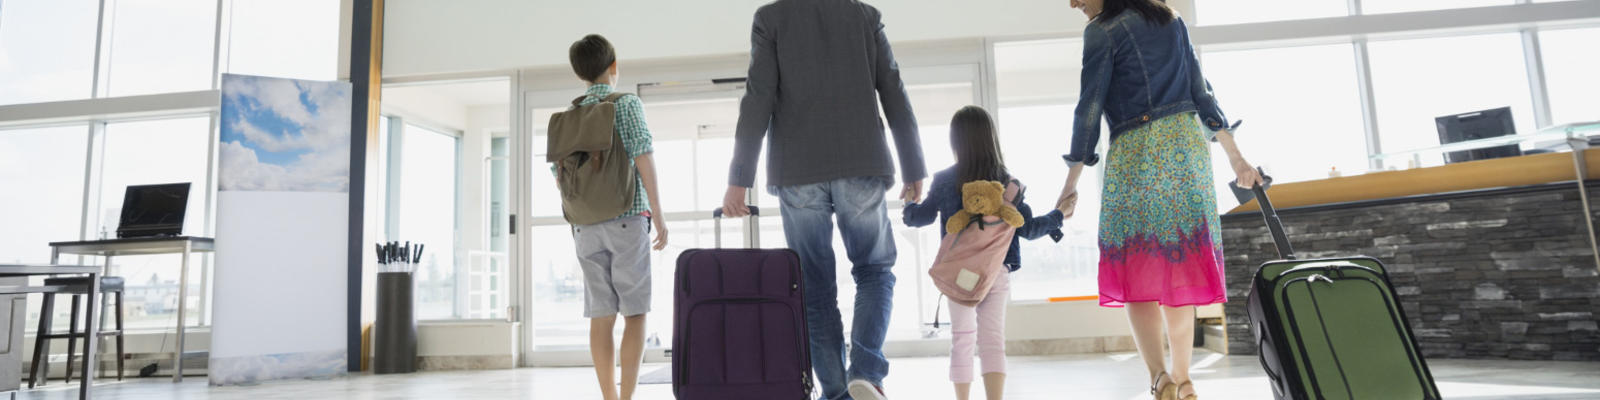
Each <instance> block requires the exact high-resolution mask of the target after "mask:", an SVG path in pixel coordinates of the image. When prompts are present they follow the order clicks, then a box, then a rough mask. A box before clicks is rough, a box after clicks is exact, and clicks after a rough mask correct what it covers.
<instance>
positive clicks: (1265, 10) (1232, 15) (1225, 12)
mask: <svg viewBox="0 0 1600 400" xmlns="http://www.w3.org/2000/svg"><path fill="white" fill-rule="evenodd" d="M1385 1H1389V0H1385ZM1194 10H1195V13H1196V14H1198V15H1197V18H1198V21H1196V22H1198V23H1199V24H1200V25H1226V24H1243V23H1251V22H1269V21H1283V20H1293V19H1308V18H1324V17H1339V16H1345V15H1349V13H1350V9H1349V6H1348V2H1347V1H1346V0H1299V1H1295V3H1294V5H1293V6H1286V5H1285V4H1284V3H1283V2H1282V1H1281V0H1280V1H1274V0H1195V2H1194Z"/></svg>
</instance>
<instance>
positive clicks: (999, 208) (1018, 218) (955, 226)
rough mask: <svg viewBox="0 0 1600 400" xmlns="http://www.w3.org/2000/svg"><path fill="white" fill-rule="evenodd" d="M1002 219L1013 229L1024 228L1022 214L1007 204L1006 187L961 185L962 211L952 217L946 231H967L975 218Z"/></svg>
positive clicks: (979, 183) (997, 184) (981, 183)
mask: <svg viewBox="0 0 1600 400" xmlns="http://www.w3.org/2000/svg"><path fill="white" fill-rule="evenodd" d="M986 216H990V217H1000V220H1002V221H1005V223H1006V224H1007V225H1011V227H1012V228H1020V227H1022V223H1023V218H1022V213H1021V212H1018V211H1017V208H1016V207H1015V206H1012V205H1011V204H1008V203H1007V202H1006V186H1005V185H1003V184H1001V183H1000V182H997V181H972V182H967V183H965V184H962V185H961V211H956V213H955V215H951V216H950V221H949V222H947V223H945V231H948V232H950V233H951V234H954V233H956V232H961V230H962V229H966V228H967V225H968V224H971V223H972V221H973V219H974V218H983V217H986Z"/></svg>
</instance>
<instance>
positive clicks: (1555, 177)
mask: <svg viewBox="0 0 1600 400" xmlns="http://www.w3.org/2000/svg"><path fill="white" fill-rule="evenodd" d="M1584 160H1585V161H1586V163H1587V164H1588V175H1589V176H1588V177H1586V178H1585V179H1595V178H1597V177H1600V154H1597V153H1596V152H1593V151H1585V153H1584ZM1576 177H1577V170H1576V169H1575V168H1574V166H1573V163H1572V153H1571V152H1562V153H1545V154H1535V155H1527V156H1521V157H1507V158H1497V159H1491V160H1481V161H1472V162H1464V163H1456V164H1448V165H1443V166H1438V167H1429V168H1416V169H1408V170H1403V171H1384V172H1375V173H1368V174H1362V175H1356V176H1348V177H1341V178H1329V179H1322V180H1315V181H1305V182H1294V183H1284V184H1278V185H1273V186H1272V188H1271V189H1269V190H1270V193H1269V194H1270V195H1271V197H1272V205H1273V206H1275V207H1277V208H1278V209H1287V208H1294V207H1306V206H1316V205H1324V204H1336V203H1348V202H1355V201H1364V200H1380V199H1391V198H1397V197H1408V196H1418V195H1428V194H1438V193H1449V192H1459V191H1465V190H1477V189H1491V188H1499V187H1511V186H1525V185H1537V184H1541V183H1551V182H1563V181H1571V180H1573V179H1574V178H1576ZM1254 211H1260V207H1259V206H1257V205H1256V202H1255V201H1251V202H1249V203H1245V204H1241V205H1239V206H1238V207H1234V208H1233V209H1232V210H1228V212H1227V214H1234V213H1243V212H1254Z"/></svg>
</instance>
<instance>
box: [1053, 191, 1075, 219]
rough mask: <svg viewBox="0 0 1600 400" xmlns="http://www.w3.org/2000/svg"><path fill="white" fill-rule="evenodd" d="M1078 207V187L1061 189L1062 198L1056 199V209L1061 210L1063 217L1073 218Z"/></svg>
mask: <svg viewBox="0 0 1600 400" xmlns="http://www.w3.org/2000/svg"><path fill="white" fill-rule="evenodd" d="M1077 209H1078V189H1076V188H1071V187H1068V188H1065V189H1063V190H1062V191H1061V198H1060V199H1057V200H1056V210H1057V211H1061V218H1062V219H1066V218H1072V214H1073V213H1076V212H1077Z"/></svg>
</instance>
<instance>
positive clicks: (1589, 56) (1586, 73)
mask: <svg viewBox="0 0 1600 400" xmlns="http://www.w3.org/2000/svg"><path fill="white" fill-rule="evenodd" d="M1539 41H1540V51H1541V52H1542V53H1543V54H1544V74H1545V75H1544V76H1545V87H1546V88H1547V89H1548V92H1547V93H1548V94H1549V95H1550V117H1551V120H1552V122H1553V123H1556V124H1565V123H1571V122H1589V121H1600V95H1597V94H1600V74H1596V73H1595V71H1596V69H1597V68H1600V53H1596V52H1595V43H1600V28H1588V29H1568V30H1555V31H1541V32H1539Z"/></svg>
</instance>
